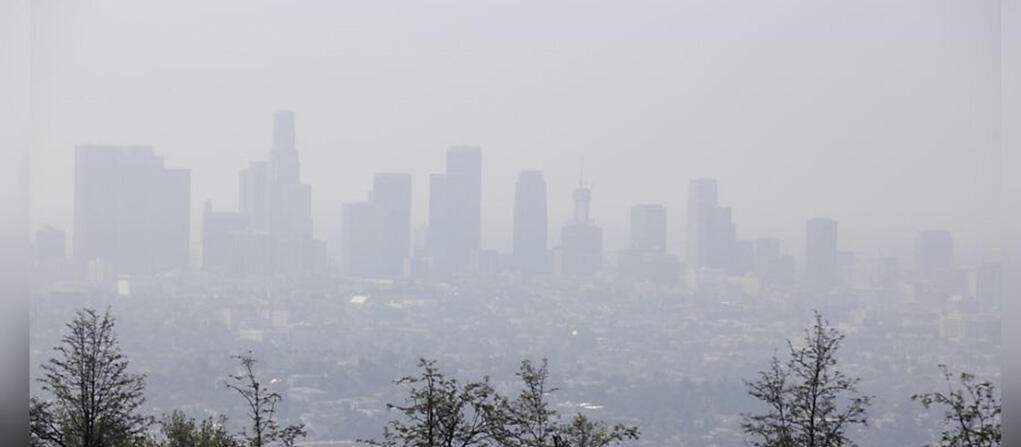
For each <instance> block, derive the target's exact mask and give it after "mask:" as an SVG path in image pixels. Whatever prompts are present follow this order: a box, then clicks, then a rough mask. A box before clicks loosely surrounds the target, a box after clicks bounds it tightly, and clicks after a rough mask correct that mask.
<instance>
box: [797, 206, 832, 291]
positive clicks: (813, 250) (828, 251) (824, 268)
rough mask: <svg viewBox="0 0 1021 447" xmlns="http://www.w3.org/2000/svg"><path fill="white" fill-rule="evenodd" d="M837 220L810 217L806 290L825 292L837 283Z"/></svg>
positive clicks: (806, 251)
mask: <svg viewBox="0 0 1021 447" xmlns="http://www.w3.org/2000/svg"><path fill="white" fill-rule="evenodd" d="M837 261H838V260H837V221H835V220H833V219H824V218H816V219H809V220H808V222H807V224H806V226H805V278H804V287H805V291H806V292H809V293H824V292H827V291H829V290H830V289H832V288H833V287H835V286H836V285H837V268H838V265H837Z"/></svg>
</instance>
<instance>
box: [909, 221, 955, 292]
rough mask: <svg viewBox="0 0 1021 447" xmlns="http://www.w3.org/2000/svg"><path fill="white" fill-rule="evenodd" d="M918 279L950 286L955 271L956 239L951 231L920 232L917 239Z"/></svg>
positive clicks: (916, 260)
mask: <svg viewBox="0 0 1021 447" xmlns="http://www.w3.org/2000/svg"><path fill="white" fill-rule="evenodd" d="M915 268H916V269H917V273H918V279H920V280H923V281H930V282H942V283H944V284H949V278H950V276H951V274H952V273H953V269H954V239H953V236H952V235H951V234H950V232H949V231H940V230H926V231H919V232H918V235H917V236H916V237H915Z"/></svg>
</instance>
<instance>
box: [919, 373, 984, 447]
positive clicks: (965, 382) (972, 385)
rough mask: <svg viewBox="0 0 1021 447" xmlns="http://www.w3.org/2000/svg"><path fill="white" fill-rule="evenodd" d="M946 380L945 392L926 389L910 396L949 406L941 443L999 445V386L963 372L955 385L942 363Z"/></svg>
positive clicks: (927, 404) (948, 446)
mask: <svg viewBox="0 0 1021 447" xmlns="http://www.w3.org/2000/svg"><path fill="white" fill-rule="evenodd" d="M939 368H940V370H941V371H942V372H943V378H944V379H945V380H946V384H947V391H946V393H945V394H944V393H940V392H936V393H925V394H916V395H913V396H911V400H914V401H917V402H920V403H921V404H922V405H923V406H925V408H931V407H932V406H933V405H938V406H941V407H945V408H946V412H945V413H944V419H943V427H944V428H943V432H942V434H941V437H940V441H939V445H940V446H942V447H993V446H998V445H1000V440H1001V437H1002V432H1001V429H1000V424H1001V419H1002V418H1001V411H1002V405H1001V402H1000V398H999V397H998V396H997V392H996V387H995V386H994V385H993V384H992V383H991V382H988V381H982V382H976V381H975V376H973V375H971V374H968V373H960V374H959V375H958V376H957V380H958V381H959V382H960V387H955V386H954V374H952V373H951V372H950V369H949V368H947V366H946V365H939Z"/></svg>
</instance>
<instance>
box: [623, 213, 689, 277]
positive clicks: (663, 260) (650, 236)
mask: <svg viewBox="0 0 1021 447" xmlns="http://www.w3.org/2000/svg"><path fill="white" fill-rule="evenodd" d="M666 234H667V217H666V208H664V207H663V206H662V205H656V204H646V205H635V206H633V207H631V244H630V246H629V247H628V248H626V249H623V250H620V252H619V253H618V256H617V266H618V270H619V274H620V277H621V279H623V280H626V281H651V282H654V283H658V284H675V283H677V282H679V281H680V278H681V264H680V262H679V261H678V260H677V257H675V256H673V255H669V254H667V252H666V245H667V237H666Z"/></svg>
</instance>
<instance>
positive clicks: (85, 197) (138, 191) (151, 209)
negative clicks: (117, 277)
mask: <svg viewBox="0 0 1021 447" xmlns="http://www.w3.org/2000/svg"><path fill="white" fill-rule="evenodd" d="M190 178H191V176H190V172H189V171H188V170H187V169H168V168H166V167H164V166H163V159H162V158H161V157H157V156H156V155H155V153H154V152H153V150H152V148H151V147H127V146H77V147H76V148H75V198H74V202H75V217H74V220H75V233H74V234H75V237H74V257H75V259H76V260H77V261H78V262H79V264H80V265H85V263H88V262H90V261H96V262H101V263H104V264H106V265H108V266H110V267H112V270H113V271H114V272H117V273H121V274H155V273H163V272H168V271H172V270H178V269H183V268H186V267H187V266H188V253H189V243H188V240H189V215H190Z"/></svg>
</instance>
